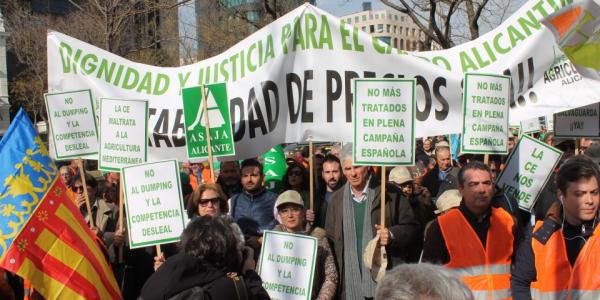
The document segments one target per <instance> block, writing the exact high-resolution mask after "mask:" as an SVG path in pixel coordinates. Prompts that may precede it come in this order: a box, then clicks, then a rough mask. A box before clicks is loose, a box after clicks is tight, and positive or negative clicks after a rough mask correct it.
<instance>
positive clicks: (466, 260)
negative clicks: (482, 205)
mask: <svg viewBox="0 0 600 300" xmlns="http://www.w3.org/2000/svg"><path fill="white" fill-rule="evenodd" d="M438 222H439V224H440V229H441V231H442V235H443V236H444V240H445V242H446V248H447V249H448V254H449V256H450V262H448V264H446V267H448V268H450V269H451V270H452V272H453V273H455V274H457V275H458V276H460V277H461V279H462V280H463V282H464V283H465V284H466V285H467V286H469V288H470V289H471V290H472V291H473V292H474V293H477V295H486V296H484V297H483V298H485V299H505V298H510V264H511V256H512V253H513V239H514V237H513V234H512V228H513V226H514V221H513V218H512V216H511V215H510V214H509V213H508V212H506V211H504V210H503V209H499V208H492V215H491V216H490V228H489V230H488V234H487V242H486V247H485V249H484V247H483V245H482V244H481V241H480V240H479V237H478V236H477V234H476V233H475V231H474V230H473V228H472V227H471V225H470V224H469V222H468V221H467V220H466V219H465V217H464V216H463V214H462V212H460V210H459V209H452V210H450V211H448V212H447V213H446V214H444V215H442V216H440V217H438ZM476 299H480V297H478V296H476Z"/></svg>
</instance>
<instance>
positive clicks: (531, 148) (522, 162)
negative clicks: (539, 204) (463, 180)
mask: <svg viewBox="0 0 600 300" xmlns="http://www.w3.org/2000/svg"><path fill="white" fill-rule="evenodd" d="M561 155H562V152H561V151H560V150H558V149H556V148H554V147H551V146H549V145H547V144H545V143H542V142H541V141H539V140H537V139H535V138H532V137H530V136H528V135H523V136H522V137H521V140H519V143H518V144H517V146H516V147H515V149H514V150H513V152H511V154H510V155H509V157H508V160H507V163H506V167H505V168H504V170H503V171H502V173H500V175H499V176H498V181H497V182H496V184H497V185H498V186H499V187H500V188H501V189H503V190H504V193H505V194H506V195H508V196H509V197H512V198H514V199H517V200H518V201H519V207H520V208H521V209H524V210H526V211H531V209H532V207H533V205H534V204H535V201H536V200H537V198H538V196H539V194H540V191H541V190H542V188H543V187H544V186H545V185H546V182H547V181H548V178H550V175H551V174H552V172H553V171H554V168H555V167H556V164H557V163H558V160H559V159H560V157H561Z"/></svg>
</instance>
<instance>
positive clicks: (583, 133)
mask: <svg viewBox="0 0 600 300" xmlns="http://www.w3.org/2000/svg"><path fill="white" fill-rule="evenodd" d="M554 124H556V125H555V129H556V131H555V132H554V136H556V137H599V136H600V102H598V103H594V104H590V105H586V106H582V107H578V108H575V109H571V110H567V111H563V112H559V113H556V114H554Z"/></svg>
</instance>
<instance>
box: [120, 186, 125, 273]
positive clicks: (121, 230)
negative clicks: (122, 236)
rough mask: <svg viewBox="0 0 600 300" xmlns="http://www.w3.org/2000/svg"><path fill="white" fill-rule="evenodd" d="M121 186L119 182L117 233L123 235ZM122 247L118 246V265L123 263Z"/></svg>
mask: <svg viewBox="0 0 600 300" xmlns="http://www.w3.org/2000/svg"><path fill="white" fill-rule="evenodd" d="M123 198H124V197H123V184H122V182H119V231H120V232H121V233H124V230H123V206H124V205H123ZM123 262H124V259H123V245H121V246H119V263H121V264H122V263H123Z"/></svg>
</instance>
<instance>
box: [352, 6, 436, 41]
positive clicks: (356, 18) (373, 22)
mask: <svg viewBox="0 0 600 300" xmlns="http://www.w3.org/2000/svg"><path fill="white" fill-rule="evenodd" d="M340 19H341V20H342V22H344V23H346V24H349V25H352V26H355V27H358V28H359V29H360V30H362V31H364V32H366V33H369V34H371V35H372V36H374V37H376V38H377V39H379V40H380V41H382V42H385V43H387V44H388V45H391V46H392V47H394V48H398V49H401V50H406V51H423V50H428V49H423V48H424V44H423V41H424V40H425V34H424V33H423V32H422V31H421V30H420V29H419V27H418V26H417V25H416V24H415V23H414V22H413V21H412V19H411V18H410V17H409V16H408V15H406V14H403V13H400V12H392V11H387V10H378V11H373V10H372V9H371V5H370V3H369V2H365V3H363V10H362V11H361V12H357V13H353V14H349V15H346V16H342V17H340Z"/></svg>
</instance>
